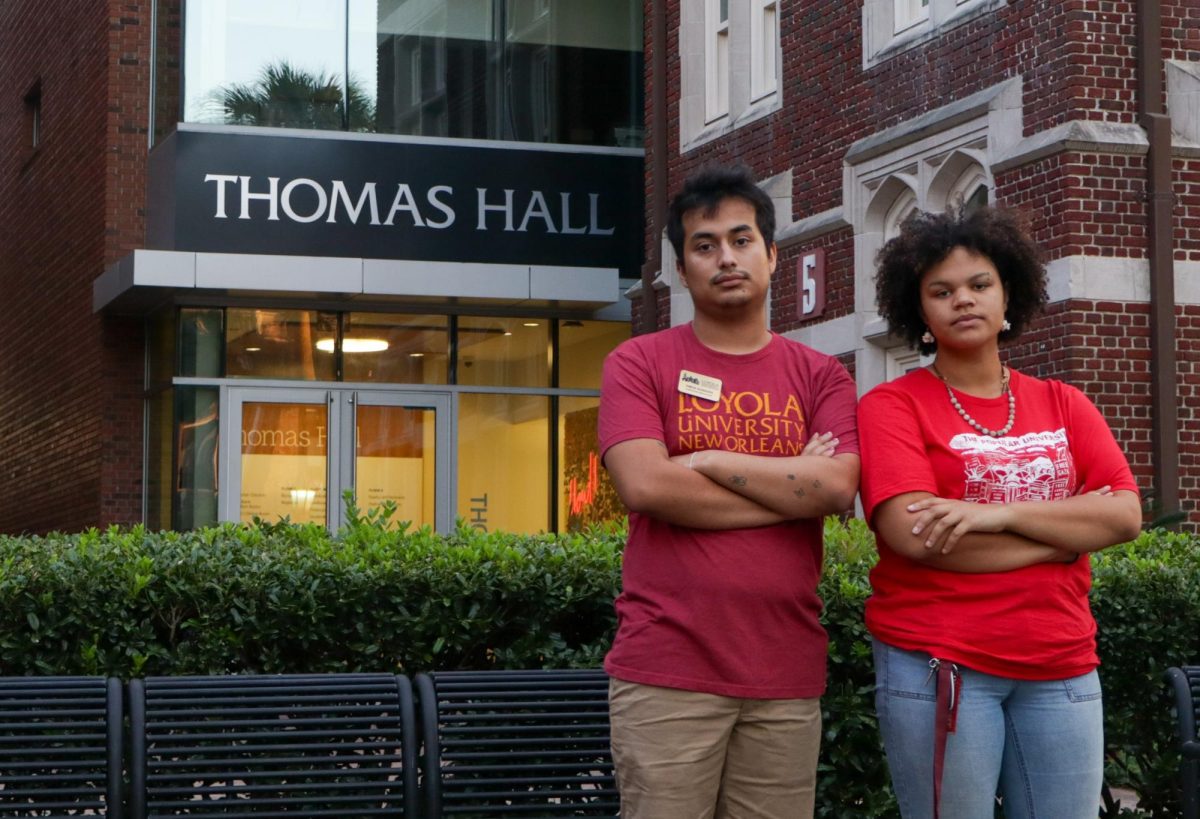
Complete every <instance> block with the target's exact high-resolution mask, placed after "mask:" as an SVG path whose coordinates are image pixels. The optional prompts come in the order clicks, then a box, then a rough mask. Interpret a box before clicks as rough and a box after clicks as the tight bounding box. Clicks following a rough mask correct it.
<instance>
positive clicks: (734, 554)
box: [599, 324, 858, 699]
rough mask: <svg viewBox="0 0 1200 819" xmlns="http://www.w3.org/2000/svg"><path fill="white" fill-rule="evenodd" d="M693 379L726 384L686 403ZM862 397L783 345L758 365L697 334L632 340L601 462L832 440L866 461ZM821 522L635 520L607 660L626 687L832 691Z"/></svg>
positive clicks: (606, 393)
mask: <svg viewBox="0 0 1200 819" xmlns="http://www.w3.org/2000/svg"><path fill="white" fill-rule="evenodd" d="M683 370H688V371H690V372H693V373H697V374H699V375H702V376H708V377H710V378H717V379H720V380H721V383H722V387H721V395H720V398H719V399H718V400H716V401H710V400H705V399H703V398H697V397H694V396H692V395H687V394H685V393H683V392H681V391H680V390H679V385H680V373H681V371H683ZM855 395H856V393H855V386H854V382H853V380H851V378H850V376H849V374H848V373H847V372H846V370H845V368H844V367H842V365H841V364H840V363H838V361H837V360H836V359H833V358H831V357H829V356H826V355H823V354H821V353H818V352H816V351H815V350H812V349H810V348H808V347H806V346H804V345H802V344H799V343H797V342H794V341H789V340H788V339H785V338H782V337H780V336H772V338H771V341H770V343H768V344H767V346H765V347H764V348H763V349H761V350H759V351H758V352H755V353H752V354H750V355H728V354H725V353H719V352H715V351H713V350H710V349H708V348H707V347H705V346H704V345H702V344H701V343H700V342H699V341H698V340H697V339H696V336H695V333H693V331H692V327H691V325H690V324H688V325H682V326H679V327H675V328H672V329H670V330H665V331H663V332H659V333H653V334H650V335H645V336H638V337H636V338H633V339H631V340H629V341H627V342H625V343H624V344H622V345H621V346H619V347H618V348H617V349H616V350H614V351H613V352H612V353H611V354H610V355H609V356H608V358H607V359H606V361H605V363H604V379H603V384H602V387H601V393H600V421H599V437H600V451H601V453H605V452H607V450H608V449H609V447H611V446H613V445H614V444H617V443H620V442H622V441H628V440H633V439H636V438H649V439H653V440H657V441H661V442H662V443H663V444H664V445H665V446H666V447H667V451H668V452H669V453H670V454H671V455H679V454H683V453H688V452H694V451H698V450H704V449H724V450H729V451H735V452H745V453H749V454H751V455H763V456H770V457H789V456H794V455H799V454H800V452H801V450H802V449H803V448H804V444H805V443H806V442H807V441H808V438H809V436H810V435H811V434H815V433H818V432H832V433H833V434H834V435H835V436H837V438H838V439H839V443H838V445H837V452H838V454H856V453H857V452H858V437H857V435H856V432H855ZM821 533H822V522H821V520H820V519H808V520H799V521H791V522H788V523H782V524H778V525H775V526H763V527H758V528H753V529H729V530H720V531H714V530H706V529H690V528H686V527H681V526H673V525H671V524H669V523H664V522H662V521H659V520H655V519H654V518H651V517H648V516H646V515H641V514H638V513H631V514H630V515H629V541H628V544H627V545H626V549H625V561H624V567H623V572H622V574H623V591H622V593H621V595H620V597H618V598H617V604H616V607H617V617H618V628H617V635H616V639H615V640H614V642H613V647H612V650H611V651H610V652H609V653H608V657H607V658H606V659H605V664H604V667H605V669H606V670H607V671H608V673H609V674H610V675H611V676H613V677H617V678H619V679H622V680H627V681H630V682H636V683H643V684H646V685H659V686H664V687H667V688H682V689H687V690H690V691H702V692H707V693H712V694H721V695H724V696H730V697H745V698H756V699H793V698H808V697H817V696H820V695H821V693H822V692H823V691H824V689H825V649H826V642H827V638H826V636H825V630H824V629H823V628H822V627H821V624H820V622H818V616H819V615H820V612H821V601H820V599H819V598H818V597H817V592H816V588H817V580H818V579H819V577H820V571H821V556H822V550H821Z"/></svg>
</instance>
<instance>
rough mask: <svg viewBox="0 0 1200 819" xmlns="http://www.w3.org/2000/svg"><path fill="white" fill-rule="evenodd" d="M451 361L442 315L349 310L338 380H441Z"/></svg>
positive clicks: (438, 381) (415, 381)
mask: <svg viewBox="0 0 1200 819" xmlns="http://www.w3.org/2000/svg"><path fill="white" fill-rule="evenodd" d="M449 364H450V322H449V319H447V317H446V316H405V315H393V314H390V313H349V314H348V315H347V316H346V330H345V337H344V338H343V339H342V380H343V381H380V382H384V383H388V384H445V383H446V376H447V374H448V371H449Z"/></svg>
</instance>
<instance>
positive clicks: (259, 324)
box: [225, 308, 337, 381]
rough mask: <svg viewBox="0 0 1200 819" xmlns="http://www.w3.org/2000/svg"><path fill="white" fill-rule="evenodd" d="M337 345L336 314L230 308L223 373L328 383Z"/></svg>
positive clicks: (227, 317) (334, 365)
mask: <svg viewBox="0 0 1200 819" xmlns="http://www.w3.org/2000/svg"><path fill="white" fill-rule="evenodd" d="M336 341H337V314H336V313H322V312H318V311H316V310H248V309H235V308H230V309H229V310H228V311H227V315H226V331H225V371H226V374H227V375H229V376H230V377H241V378H303V379H306V380H309V381H332V380H334V377H335V375H336V372H337V367H336V362H337V359H336V356H335V354H334V345H335V343H336Z"/></svg>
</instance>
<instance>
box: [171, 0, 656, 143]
mask: <svg viewBox="0 0 1200 819" xmlns="http://www.w3.org/2000/svg"><path fill="white" fill-rule="evenodd" d="M181 17H183V18H184V19H182V20H181V19H180V18H181ZM642 18H643V7H642V3H641V2H637V0H571V2H546V1H545V0H305V1H304V2H297V0H255V2H252V3H251V2H245V3H231V2H227V0H211V2H208V1H206V2H204V3H199V2H195V3H188V4H186V5H185V6H184V12H183V14H182V15H181V13H180V3H179V0H159V2H158V10H157V19H158V21H159V25H158V27H157V30H156V49H157V51H156V54H155V67H156V78H157V82H156V86H157V87H156V97H155V104H154V110H155V128H154V131H155V138H156V139H157V138H159V137H160V136H162V135H164V134H166V133H169V131H170V129H171V128H173V127H174V124H175V121H176V119H179V118H182V120H183V121H185V122H201V123H209V124H225V125H255V126H268V127H290V128H312V129H334V130H350V131H378V132H379V133H389V134H404V135H413V136H437V137H451V138H461V139H496V140H518V141H524V142H557V143H569V144H579V145H614V146H622V147H638V148H640V147H641V146H642V108H643V95H642V83H643V76H642ZM181 32H182V36H183V37H185V38H186V41H185V42H184V43H183V58H182V60H181V59H180V56H179V50H180V47H179V38H180V36H181ZM181 63H182V71H183V81H182V82H180V79H179V73H180V64H181ZM181 87H182V89H183V94H182V104H180V90H179V89H180V88H181ZM180 109H182V110H180Z"/></svg>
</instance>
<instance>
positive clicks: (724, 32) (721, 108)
mask: <svg viewBox="0 0 1200 819" xmlns="http://www.w3.org/2000/svg"><path fill="white" fill-rule="evenodd" d="M704 29H705V31H704V78H705V81H704V119H705V121H706V122H712V121H713V120H715V119H717V118H719V117H723V116H725V115H726V114H728V113H729V0H705V4H704Z"/></svg>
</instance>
